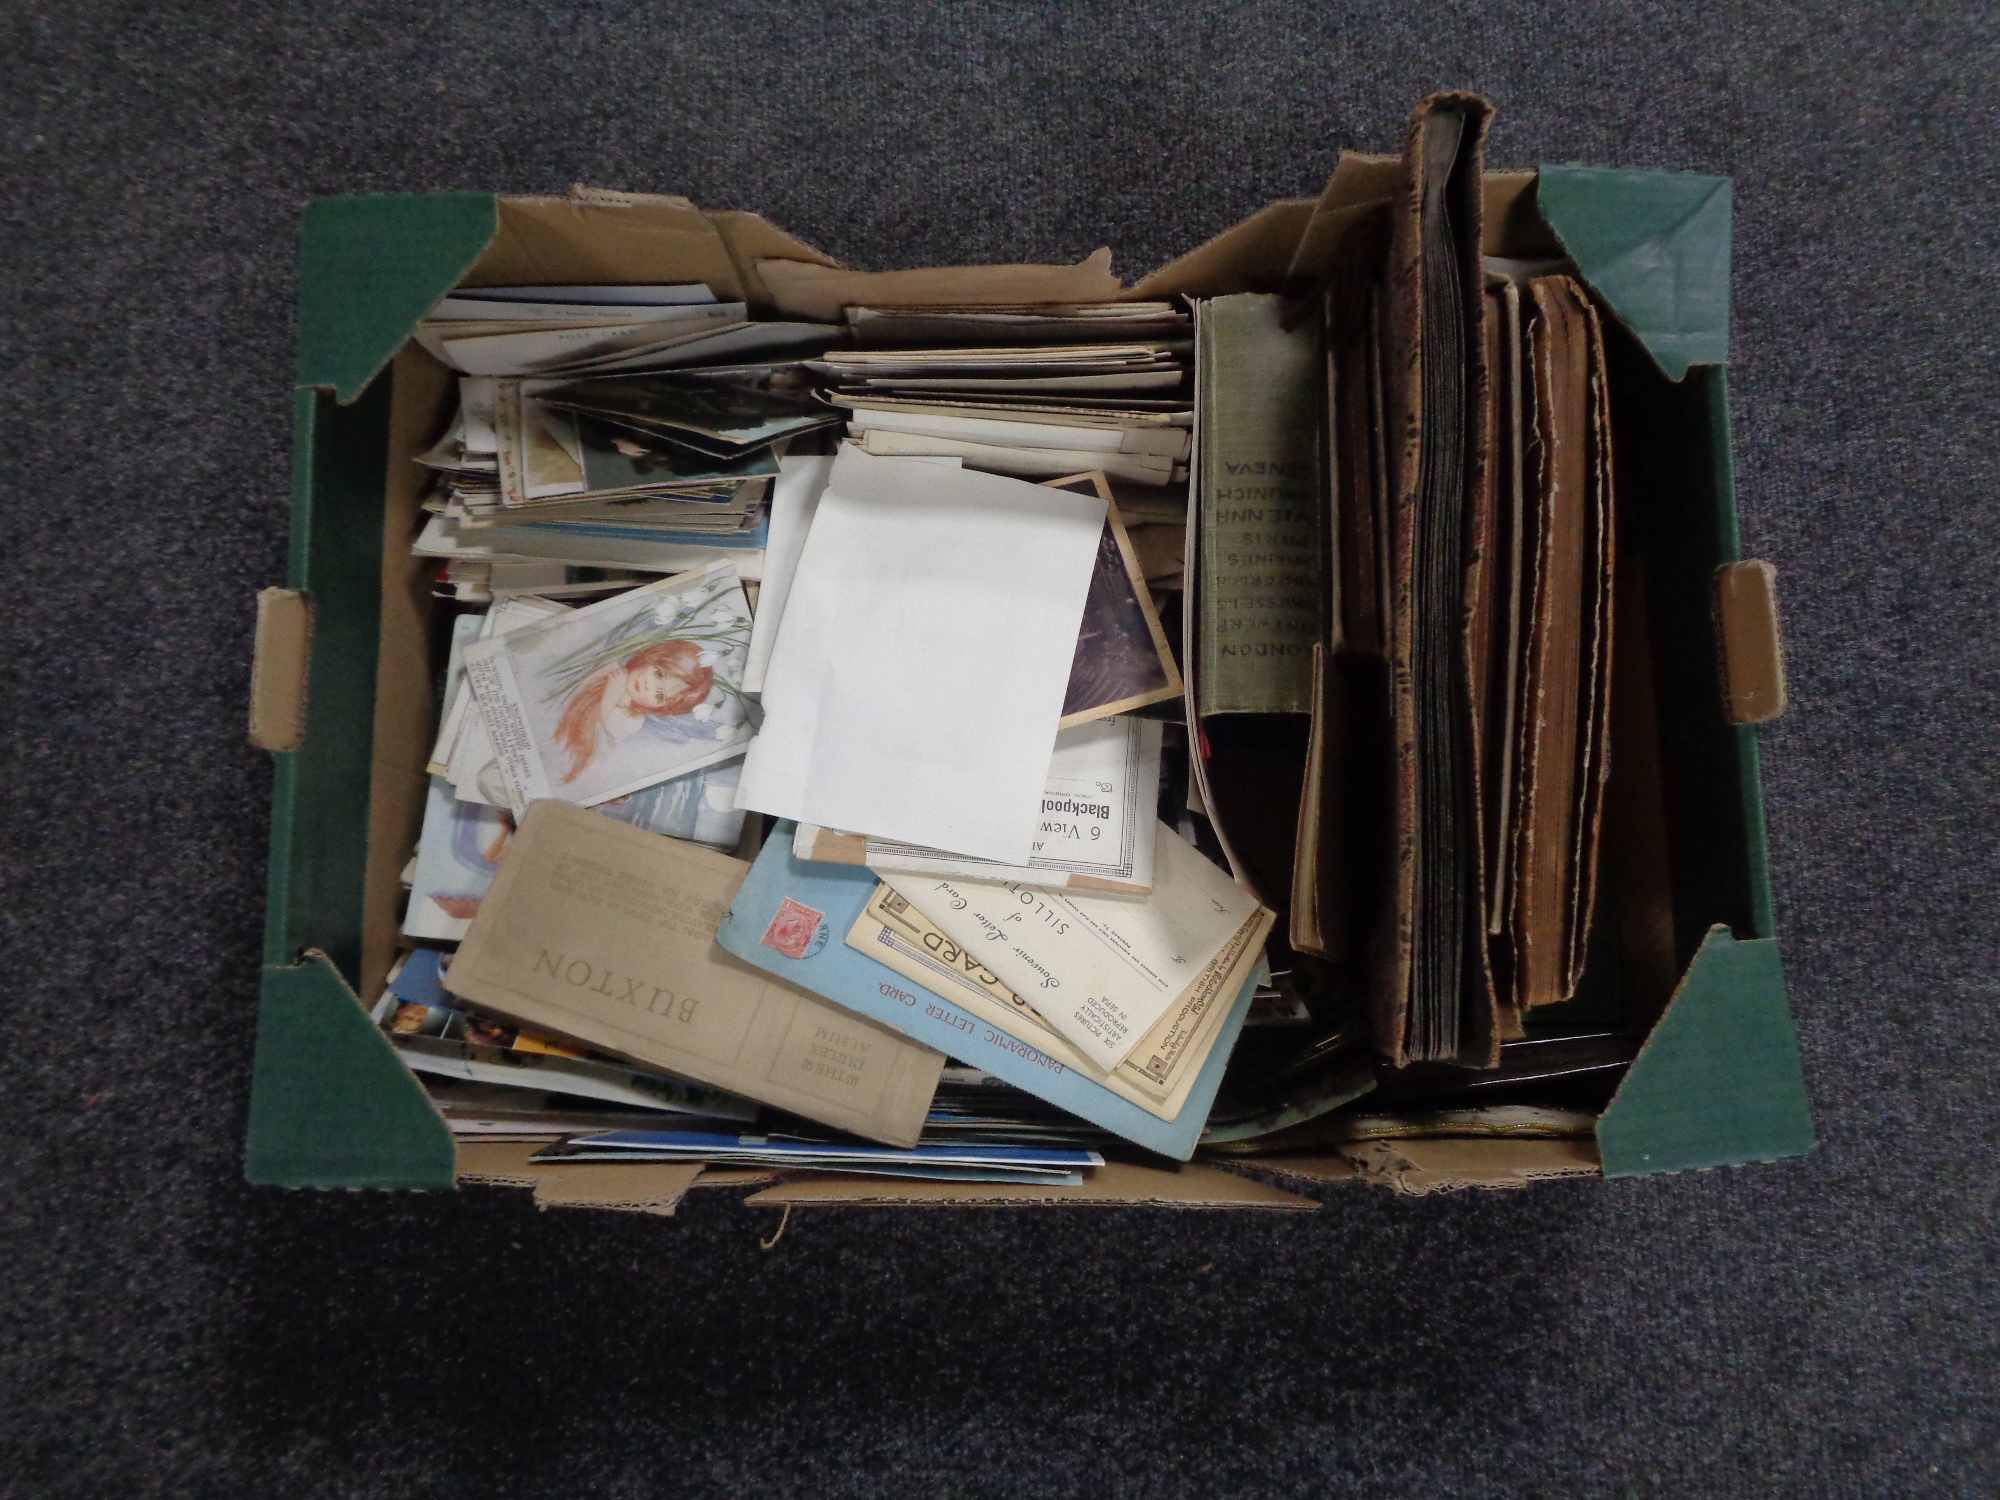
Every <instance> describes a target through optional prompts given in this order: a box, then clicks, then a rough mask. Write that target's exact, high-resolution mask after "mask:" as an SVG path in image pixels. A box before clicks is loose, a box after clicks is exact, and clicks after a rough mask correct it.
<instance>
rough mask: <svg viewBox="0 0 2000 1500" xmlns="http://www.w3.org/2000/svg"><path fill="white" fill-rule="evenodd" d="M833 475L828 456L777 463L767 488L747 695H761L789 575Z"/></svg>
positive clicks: (745, 684) (788, 590)
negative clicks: (768, 523) (772, 481)
mask: <svg viewBox="0 0 2000 1500" xmlns="http://www.w3.org/2000/svg"><path fill="white" fill-rule="evenodd" d="M832 472H833V458H832V456H831V455H828V456H826V457H823V458H820V457H813V458H781V459H779V460H778V482H777V483H776V484H775V485H773V486H772V487H771V529H770V532H769V536H768V539H767V540H766V541H765V543H764V578H763V582H762V583H760V584H759V585H758V588H757V618H756V620H755V621H753V622H752V624H751V626H750V665H749V666H748V667H746V668H745V669H744V672H743V691H744V692H746V693H761V692H763V691H764V669H765V668H766V667H767V666H769V665H770V661H771V647H772V646H773V645H775V644H776V643H777V639H778V626H779V624H780V623H781V622H782V620H783V619H784V614H785V600H786V599H787V598H788V597H790V595H791V592H792V573H793V571H794V570H795V569H796V568H797V567H798V565H799V553H801V552H802V551H804V550H805V545H806V533H807V532H808V531H810V530H811V529H812V519H813V515H814V513H815V512H817V511H818V510H819V497H820V492H821V491H822V490H824V489H825V488H826V480H827V476H828V475H829V474H831V473H832Z"/></svg>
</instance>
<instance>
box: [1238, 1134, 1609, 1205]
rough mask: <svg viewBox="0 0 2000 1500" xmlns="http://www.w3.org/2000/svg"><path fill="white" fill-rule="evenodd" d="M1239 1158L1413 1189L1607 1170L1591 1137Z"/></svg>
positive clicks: (1523, 1183)
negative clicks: (1603, 1166)
mask: <svg viewBox="0 0 2000 1500" xmlns="http://www.w3.org/2000/svg"><path fill="white" fill-rule="evenodd" d="M1231 1165H1232V1166H1233V1167H1235V1168H1236V1169H1238V1170H1240V1171H1250V1172H1258V1173H1264V1174H1269V1175H1270V1176H1273V1177H1276V1178H1278V1179H1280V1180H1288V1181H1293V1182H1307V1183H1311V1184H1313V1185H1314V1186H1316V1187H1345V1186H1349V1185H1355V1184H1359V1185H1362V1186H1371V1187H1388V1188H1394V1189H1395V1190H1396V1191H1397V1192H1399V1193H1404V1194H1407V1195H1409V1196H1412V1197H1423V1196H1426V1195H1428V1194H1431V1193H1449V1192H1461V1191H1464V1190H1465V1189H1468V1188H1521V1187H1528V1186H1530V1185H1531V1184H1533V1183H1537V1182H1546V1181H1550V1180H1553V1179H1556V1178H1563V1177H1598V1176H1601V1175H1603V1168H1602V1165H1601V1160H1600V1157H1599V1155H1598V1150H1597V1143H1596V1142H1595V1141H1593V1140H1590V1139H1588V1138H1565V1139H1553V1140H1533V1139H1519V1138H1517V1139H1506V1138H1490V1137H1474V1136H1422V1137H1410V1138H1403V1139H1394V1140H1368V1141H1354V1142H1352V1143H1343V1144H1341V1145H1338V1146H1335V1147H1333V1148H1332V1149H1331V1150H1329V1151H1327V1152H1325V1153H1324V1154H1321V1155H1310V1156H1308V1155H1301V1156H1258V1157H1245V1158H1242V1159H1240V1160H1235V1161H1232V1162H1231Z"/></svg>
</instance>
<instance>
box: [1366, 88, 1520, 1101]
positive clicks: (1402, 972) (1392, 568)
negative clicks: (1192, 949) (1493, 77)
mask: <svg viewBox="0 0 2000 1500" xmlns="http://www.w3.org/2000/svg"><path fill="white" fill-rule="evenodd" d="M1490 116H1491V109H1490V107H1489V106H1488V105H1487V104H1486V102H1485V101H1484V100H1482V99H1479V98H1477V97H1476V96H1474V95H1470V94H1455V93H1454V94H1438V95H1434V96H1432V97H1431V98H1429V99H1426V100H1425V101H1424V102H1423V103H1422V104H1420V105H1419V106H1418V107H1417V110H1416V113H1415V114H1414V115H1413V116H1412V118H1411V122H1410V132H1409V137H1408V142H1407V145H1406V148H1405V157H1404V161H1405V168H1406V183H1405V187H1404V190H1403V192H1402V193H1401V194H1399V195H1398V197H1397V199H1396V201H1395V203H1394V206H1393V208H1392V223H1391V231H1390V243H1389V254H1388V265H1387V268H1386V272H1385V277H1384V285H1385V296H1386V310H1385V318H1384V324H1385V327H1384V338H1383V346H1384V348H1383V359H1382V363H1383V377H1382V383H1383V394H1384V406H1385V411H1384V422H1383V426H1384V430H1385V447H1386V457H1387V472H1388V481H1389V483H1388V492H1389V514H1390V529H1389V589H1388V600H1389V616H1388V622H1387V623H1388V630H1387V643H1386V644H1387V652H1386V655H1387V660H1388V664H1389V669H1390V683H1391V690H1390V691H1391V721H1392V725H1393V729H1392V748H1391V763H1392V767H1393V773H1392V786H1391V803H1392V834H1391V840H1392V848H1393V851H1394V852H1393V864H1392V868H1391V871H1390V880H1389V890H1388V897H1387V901H1386V903H1385V906H1384V911H1383V915H1382V918H1381V920H1380V922H1379V923H1378V926H1377V930H1376V933H1375V935H1374V940H1373V942H1372V944H1371V959H1372V962H1371V965H1370V969H1371V973H1370V991H1371V994H1370V1016H1371V1020H1372V1022H1373V1025H1374V1028H1375V1043H1376V1046H1377V1048H1378V1049H1379V1050H1380V1051H1382V1052H1383V1053H1384V1054H1385V1055H1386V1056H1387V1057H1388V1058H1390V1060H1391V1061H1393V1062H1395V1063H1397V1064H1402V1063H1406V1062H1410V1061H1447V1060H1458V1059H1460V1058H1461V1057H1463V1058H1464V1059H1465V1060H1466V1061H1474V1062H1482V1061H1485V1060H1487V1059H1488V1058H1489V1057H1490V1054H1491V1052H1492V1048H1493V1046H1494V1045H1495V1044H1496V1043H1495V1017H1494V1013H1493V1003H1492V991H1491V986H1490V983H1489V982H1488V979H1487V974H1486V962H1485V944H1484V941H1483V928H1484V925H1485V924H1484V921H1483V914H1482V913H1481V911H1480V909H1479V902H1480V894H1479V893H1480V875H1479V864H1480V860H1479V849H1480V844H1481V841H1480V837H1479V825H1478V816H1477V806H1476V802H1475V796H1476V791H1475V787H1474V779H1475V778H1474V774H1473V771H1472V768H1471V763H1472V760H1473V746H1472V711H1471V698H1470V690H1469V684H1468V682H1467V675H1466V669H1465V658H1464V642H1463V623H1462V611H1463V608H1464V586H1465V582H1464V581H1465V558H1466V552H1467V535H1466V531H1467V528H1466V506H1467V502H1468V497H1469V495H1470V493H1471V491H1472V489H1473V488H1474V486H1475V485H1476V483H1477V482H1478V477H1479V475H1480V473H1481V471H1482V467H1483V457H1484V452H1485V446H1486V445H1485V441H1484V422H1483V420H1482V418H1483V403H1484V398H1485V385H1486V381H1485V348H1484V337H1483V334H1482V332H1481V330H1482V326H1483V323H1484V294H1483V290H1482V276H1481V261H1480V156H1481V145H1482V142H1483V140H1484V136H1485V130H1486V125H1487V122H1488V119H1489V118H1490Z"/></svg>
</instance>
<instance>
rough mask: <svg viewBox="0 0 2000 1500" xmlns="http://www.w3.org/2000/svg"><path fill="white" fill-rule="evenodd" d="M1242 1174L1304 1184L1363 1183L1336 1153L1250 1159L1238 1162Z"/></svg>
mask: <svg viewBox="0 0 2000 1500" xmlns="http://www.w3.org/2000/svg"><path fill="white" fill-rule="evenodd" d="M1236 1165H1237V1167H1238V1169H1239V1170H1241V1171H1245V1172H1271V1173H1275V1174H1276V1175H1278V1176H1280V1177H1298V1178H1303V1179H1304V1180H1305V1181H1307V1182H1324V1183H1336V1182H1339V1183H1347V1182H1360V1181H1362V1180H1363V1178H1362V1174H1361V1169H1360V1168H1359V1167H1357V1166H1355V1164H1354V1163H1353V1162H1351V1161H1349V1160H1348V1159H1347V1158H1346V1157H1344V1156H1341V1155H1339V1154H1338V1153H1336V1154H1334V1155H1332V1156H1253V1157H1247V1158H1245V1159H1244V1160H1242V1161H1239V1162H1238V1163H1237V1164H1236Z"/></svg>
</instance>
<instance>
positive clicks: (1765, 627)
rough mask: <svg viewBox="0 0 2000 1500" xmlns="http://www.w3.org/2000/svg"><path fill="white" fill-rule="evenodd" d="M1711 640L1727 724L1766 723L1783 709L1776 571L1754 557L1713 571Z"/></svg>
mask: <svg viewBox="0 0 2000 1500" xmlns="http://www.w3.org/2000/svg"><path fill="white" fill-rule="evenodd" d="M1715 626H1716V630H1715V633H1716V639H1718V640H1719V641H1721V643H1722V685H1723V699H1724V701H1725V702H1726V704H1727V705H1728V709H1729V721H1730V722H1731V723H1732V724H1768V723H1770V722H1771V720H1773V719H1775V718H1777V717H1779V716H1780V715H1781V714H1783V713H1784V711H1785V706H1786V701H1787V700H1786V696H1785V642H1784V637H1783V636H1782V635H1781V634H1780V632H1779V630H1778V570H1777V569H1776V568H1774V567H1772V566H1771V565H1770V564H1769V563H1767V562H1764V561H1762V560H1761V559H1758V558H1745V559H1744V560H1743V561H1742V562H1735V563H1727V564H1725V565H1724V566H1722V567H1720V568H1718V569H1717V570H1716V573H1715Z"/></svg>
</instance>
